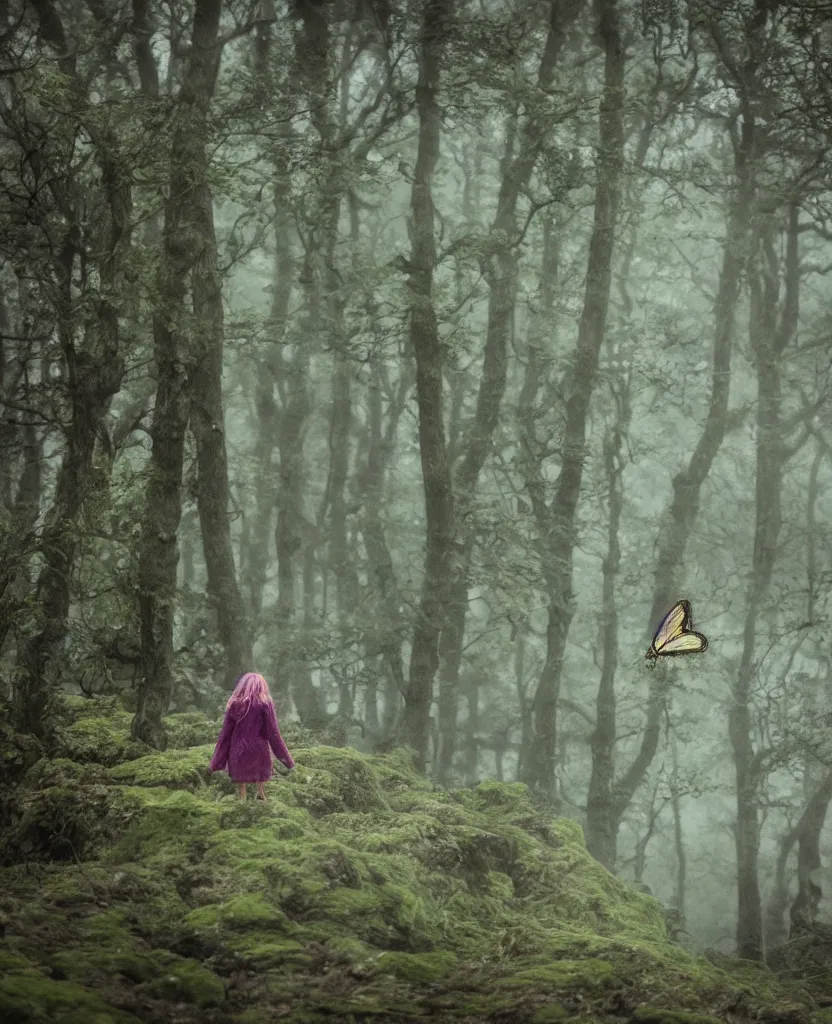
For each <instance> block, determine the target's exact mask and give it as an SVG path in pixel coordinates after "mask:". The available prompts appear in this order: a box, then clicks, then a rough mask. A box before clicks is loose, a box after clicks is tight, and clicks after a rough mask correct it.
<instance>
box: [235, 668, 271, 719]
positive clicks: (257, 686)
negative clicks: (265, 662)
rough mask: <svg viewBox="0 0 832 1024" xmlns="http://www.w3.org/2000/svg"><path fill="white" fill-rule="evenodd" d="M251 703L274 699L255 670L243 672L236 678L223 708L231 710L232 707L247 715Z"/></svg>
mask: <svg viewBox="0 0 832 1024" xmlns="http://www.w3.org/2000/svg"><path fill="white" fill-rule="evenodd" d="M252 703H255V704H273V703H274V701H273V700H272V695H271V693H270V692H269V684H268V683H267V682H266V680H265V679H264V678H263V677H262V676H261V675H259V674H258V673H257V672H245V673H244V674H243V675H241V676H240V678H239V679H238V680H237V682H236V684H235V686H234V690H233V691H232V694H231V696H230V697H229V698H228V703H227V704H226V705H225V710H226V711H231V710H232V708H233V709H234V710H240V711H241V712H242V714H243V715H247V714H248V710H249V708H250V707H251V705H252Z"/></svg>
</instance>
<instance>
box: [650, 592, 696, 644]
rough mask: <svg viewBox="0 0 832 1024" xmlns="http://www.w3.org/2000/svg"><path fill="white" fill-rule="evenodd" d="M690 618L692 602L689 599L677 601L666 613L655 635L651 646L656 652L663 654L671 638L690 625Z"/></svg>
mask: <svg viewBox="0 0 832 1024" xmlns="http://www.w3.org/2000/svg"><path fill="white" fill-rule="evenodd" d="M690 620H691V613H690V604H689V603H688V602H687V601H677V602H676V604H674V605H673V607H672V608H671V609H670V611H669V612H668V613H667V615H665V617H664V619H663V620H662V624H661V625H660V626H659V628H658V629H657V630H656V635H655V636H654V637H653V643H652V644H651V647H652V648H653V650H654V651H655V652H656V654H661V653H662V651H663V650H664V649H665V647H667V645H668V644H669V643H670V641H671V640H673V639H675V638H676V637H677V636H680V635H681V634H682V632H683V631H684V630H685V628H686V627H687V626H690Z"/></svg>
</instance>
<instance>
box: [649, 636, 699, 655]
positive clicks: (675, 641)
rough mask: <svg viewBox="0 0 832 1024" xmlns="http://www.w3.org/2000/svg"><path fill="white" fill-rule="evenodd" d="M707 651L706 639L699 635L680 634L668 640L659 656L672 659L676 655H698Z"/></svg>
mask: <svg viewBox="0 0 832 1024" xmlns="http://www.w3.org/2000/svg"><path fill="white" fill-rule="evenodd" d="M707 649H708V640H707V637H704V636H702V634H701V633H682V634H680V635H679V636H674V637H673V638H672V639H670V640H668V641H667V643H666V644H665V645H664V647H662V649H661V650H660V651H659V654H661V655H662V657H664V656H665V655H670V656H671V657H674V656H675V655H677V654H698V653H701V652H702V651H707Z"/></svg>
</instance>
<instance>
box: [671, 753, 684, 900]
mask: <svg viewBox="0 0 832 1024" xmlns="http://www.w3.org/2000/svg"><path fill="white" fill-rule="evenodd" d="M671 752H672V755H673V774H674V777H676V778H678V776H679V753H678V749H677V746H676V737H675V735H673V736H671ZM670 801H671V804H672V806H673V849H674V851H675V853H676V880H675V884H674V892H675V903H674V906H675V907H676V909H677V910H678V911H679V913H680V914H681V915H682V918H684V916H685V897H686V895H687V878H688V861H687V852H686V850H685V834H684V830H683V828H682V821H683V817H682V798H681V796H680V795H679V793H678V792H677V791H676V790H675V789H674V791H673V793H672V794H671V798H670Z"/></svg>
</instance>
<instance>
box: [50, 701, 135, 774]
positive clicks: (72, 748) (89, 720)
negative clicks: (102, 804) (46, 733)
mask: <svg viewBox="0 0 832 1024" xmlns="http://www.w3.org/2000/svg"><path fill="white" fill-rule="evenodd" d="M132 718H133V716H132V715H131V714H130V713H129V712H127V711H116V712H114V713H113V715H112V717H111V718H103V717H102V718H95V717H92V716H89V715H86V714H82V715H79V717H78V718H77V719H76V720H75V721H74V722H72V723H71V724H70V725H67V726H64V727H62V728H60V729H59V730H58V731H57V744H58V745H57V752H58V753H59V754H60V756H62V757H65V758H68V759H69V760H72V761H94V762H96V763H98V764H103V765H108V766H109V765H116V764H119V763H120V762H121V761H129V760H132V759H134V758H137V757H143V756H144V755H145V754H147V753H148V752H149V750H150V748H149V747H147V746H146V745H145V744H144V743H140V742H139V741H138V740H134V739H132V738H131V736H130V723H131V721H132Z"/></svg>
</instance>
